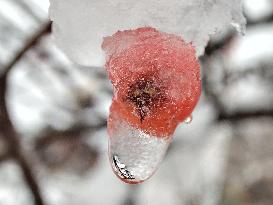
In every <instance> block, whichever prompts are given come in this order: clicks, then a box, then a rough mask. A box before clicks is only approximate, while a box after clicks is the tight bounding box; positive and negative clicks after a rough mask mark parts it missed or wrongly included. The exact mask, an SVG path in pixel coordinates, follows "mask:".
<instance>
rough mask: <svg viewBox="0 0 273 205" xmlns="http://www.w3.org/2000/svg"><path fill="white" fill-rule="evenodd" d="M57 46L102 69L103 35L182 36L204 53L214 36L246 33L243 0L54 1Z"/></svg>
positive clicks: (53, 14) (83, 62) (52, 16)
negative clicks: (148, 30) (231, 30)
mask: <svg viewBox="0 0 273 205" xmlns="http://www.w3.org/2000/svg"><path fill="white" fill-rule="evenodd" d="M50 2H51V6H50V17H51V19H52V20H53V22H54V24H53V32H54V35H55V37H56V43H57V44H58V46H59V47H61V48H62V49H63V50H64V52H65V53H66V54H67V55H68V56H69V57H70V58H71V59H73V60H74V61H75V62H77V63H79V64H82V65H92V66H102V65H103V64H104V54H103V52H102V49H101V43H102V41H103V37H105V36H111V35H113V34H114V33H115V32H117V31H118V30H128V29H135V28H138V27H143V26H150V27H154V28H156V29H158V30H160V31H163V32H167V33H173V34H177V35H180V36H182V38H183V39H184V40H186V41H187V42H192V43H193V45H194V46H195V48H196V50H197V55H198V56H199V55H202V53H203V51H204V47H205V46H206V44H207V42H208V40H209V36H210V35H212V34H214V33H216V32H219V31H221V30H222V29H223V28H224V27H226V26H228V25H229V24H231V25H232V26H234V27H235V28H237V29H238V30H240V31H241V32H243V31H244V25H245V19H244V17H243V15H242V5H241V4H242V2H241V0H191V1H189V0H172V1H167V0H149V1H147V0H138V1H135V0H127V1H117V0H116V1H113V0H100V1H94V0H81V1H78V0H50Z"/></svg>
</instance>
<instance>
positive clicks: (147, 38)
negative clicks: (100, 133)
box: [102, 27, 201, 137]
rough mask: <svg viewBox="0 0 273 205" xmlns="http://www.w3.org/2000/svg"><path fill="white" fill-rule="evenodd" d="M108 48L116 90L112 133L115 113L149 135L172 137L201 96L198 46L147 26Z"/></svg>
mask: <svg viewBox="0 0 273 205" xmlns="http://www.w3.org/2000/svg"><path fill="white" fill-rule="evenodd" d="M102 48H103V49H104V51H105V53H106V65H105V66H106V69H107V72H108V75H109V78H110V80H111V81H112V83H113V86H114V98H113V102H112V105H111V109H110V118H109V121H108V123H109V124H108V126H109V127H108V129H109V131H110V132H111V127H112V126H111V124H112V123H111V122H112V120H111V117H112V116H113V115H115V118H116V117H117V116H118V117H120V118H121V119H124V120H126V121H127V122H128V123H129V124H130V125H131V126H133V127H136V128H139V129H141V130H143V131H144V132H146V133H148V134H153V135H156V136H159V137H164V136H170V135H172V134H173V132H174V130H175V128H176V127H177V125H178V123H179V122H181V121H183V120H185V119H186V118H187V117H188V116H189V115H190V114H191V112H192V111H193V109H194V107H195V105H196V104H197V101H198V99H199V97H200V93H201V80H200V65H199V62H198V59H197V58H196V55H195V49H194V48H193V46H192V45H191V44H190V43H185V42H184V41H183V40H182V38H181V37H179V36H176V35H173V34H167V33H163V32H159V31H157V30H156V29H153V28H149V27H145V28H139V29H136V30H127V31H119V32H117V33H116V34H114V35H113V36H111V37H106V38H104V42H103V44H102Z"/></svg>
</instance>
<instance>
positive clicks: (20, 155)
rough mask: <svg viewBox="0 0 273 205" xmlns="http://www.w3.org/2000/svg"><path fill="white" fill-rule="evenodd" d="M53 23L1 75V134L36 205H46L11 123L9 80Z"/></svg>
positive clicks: (48, 24)
mask: <svg viewBox="0 0 273 205" xmlns="http://www.w3.org/2000/svg"><path fill="white" fill-rule="evenodd" d="M50 28H51V23H50V22H48V23H46V24H45V25H44V26H43V27H42V28H41V30H39V31H38V32H37V33H36V34H35V35H34V36H33V37H32V38H31V39H30V40H29V41H28V42H27V43H26V45H25V46H24V47H23V48H22V49H21V50H20V51H19V52H18V53H17V55H15V57H14V58H13V59H12V60H11V61H10V63H8V64H7V65H6V66H5V67H4V68H3V73H2V74H1V75H0V134H1V135H2V136H3V138H4V139H5V140H6V142H7V144H8V153H9V156H10V157H12V158H13V159H14V160H16V162H17V163H18V164H19V166H20V167H21V169H22V172H23V175H24V178H25V181H26V183H27V184H28V186H29V188H30V190H31V192H32V194H33V197H34V201H35V204H36V205H44V202H43V199H42V196H41V194H40V188H39V186H38V183H37V182H36V180H35V177H34V174H33V172H32V170H31V165H30V162H29V161H28V160H27V157H26V156H25V153H24V151H23V150H22V147H21V143H20V137H19V136H18V134H17V133H16V131H15V128H14V126H13V124H12V122H11V119H10V116H9V113H8V109H7V104H6V93H7V79H8V74H9V73H10V71H11V69H12V68H13V66H14V65H15V64H16V63H17V62H18V61H19V60H20V59H21V58H22V56H23V55H24V54H25V53H26V52H27V51H28V50H29V49H30V48H31V47H33V46H34V45H35V44H36V42H37V41H38V40H39V39H40V38H41V37H42V36H44V35H45V34H46V33H48V32H49V31H50Z"/></svg>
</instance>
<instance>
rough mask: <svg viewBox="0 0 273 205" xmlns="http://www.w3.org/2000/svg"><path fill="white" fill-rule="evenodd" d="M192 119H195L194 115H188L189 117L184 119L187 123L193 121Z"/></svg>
mask: <svg viewBox="0 0 273 205" xmlns="http://www.w3.org/2000/svg"><path fill="white" fill-rule="evenodd" d="M192 119H193V117H192V115H190V116H188V117H187V118H186V119H185V120H184V122H185V123H186V124H190V123H191V122H192Z"/></svg>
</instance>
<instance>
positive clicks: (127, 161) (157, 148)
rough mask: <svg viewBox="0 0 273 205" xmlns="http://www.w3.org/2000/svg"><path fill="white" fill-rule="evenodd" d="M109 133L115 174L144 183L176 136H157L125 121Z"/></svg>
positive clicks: (110, 152)
mask: <svg viewBox="0 0 273 205" xmlns="http://www.w3.org/2000/svg"><path fill="white" fill-rule="evenodd" d="M113 125H114V126H112V130H111V131H109V133H110V136H109V158H110V162H111V165H112V168H113V171H114V172H115V174H116V175H117V176H118V177H119V178H120V179H121V180H122V181H124V182H126V183H130V184H137V183H141V182H143V181H145V180H147V179H148V178H150V177H151V176H152V175H153V174H154V172H155V171H156V170H157V168H158V166H159V164H160V162H161V161H162V159H163V158H164V156H165V154H166V151H167V148H168V146H169V144H170V142H171V139H172V137H170V136H168V137H157V136H153V135H149V134H146V133H144V132H142V131H141V130H139V129H136V128H134V127H132V126H131V125H129V124H128V123H127V122H125V121H123V120H116V121H114V122H113Z"/></svg>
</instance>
